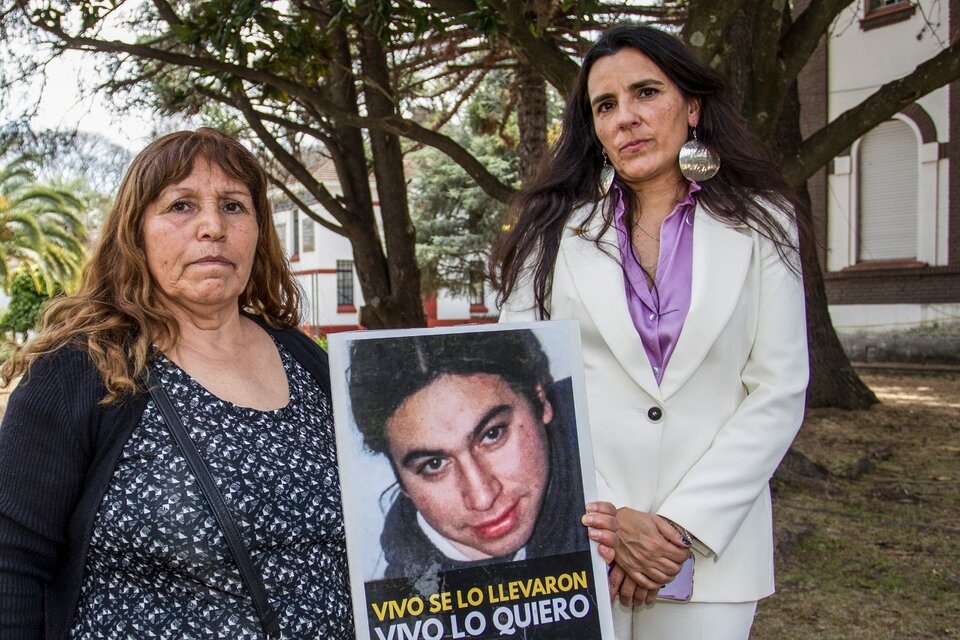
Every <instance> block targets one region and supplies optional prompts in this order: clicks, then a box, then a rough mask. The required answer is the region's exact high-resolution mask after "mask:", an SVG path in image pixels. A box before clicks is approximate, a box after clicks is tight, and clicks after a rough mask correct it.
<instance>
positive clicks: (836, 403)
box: [774, 82, 879, 409]
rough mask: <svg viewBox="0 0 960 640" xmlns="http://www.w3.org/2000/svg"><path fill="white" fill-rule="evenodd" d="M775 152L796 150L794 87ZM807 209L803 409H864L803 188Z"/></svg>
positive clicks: (868, 396)
mask: <svg viewBox="0 0 960 640" xmlns="http://www.w3.org/2000/svg"><path fill="white" fill-rule="evenodd" d="M774 140H775V141H776V143H777V144H776V148H775V152H776V153H778V155H779V156H780V157H781V158H782V157H784V152H785V151H786V150H788V149H791V148H792V149H797V148H799V146H800V143H801V142H802V140H803V138H802V135H801V131H800V92H799V89H798V86H797V83H796V82H794V83H793V86H792V87H791V88H790V90H789V92H788V93H787V96H786V99H785V100H784V103H783V110H782V112H781V117H780V122H779V127H778V131H777V134H776V135H775V136H774ZM797 193H798V195H799V196H800V199H801V200H802V201H803V202H804V203H805V204H806V207H805V209H804V212H803V213H804V215H806V216H808V219H807V221H806V222H807V229H809V230H811V231H808V232H807V233H802V234H801V239H800V261H801V264H802V265H803V287H804V293H805V295H806V301H807V341H808V344H809V348H810V385H809V386H808V387H807V406H808V407H811V408H814V407H836V408H839V409H866V408H868V407H870V406H871V405H874V404H876V403H878V402H879V400H877V396H876V395H874V393H873V391H871V390H870V388H869V387H867V386H866V385H865V384H863V382H862V381H861V380H860V378H859V376H857V372H856V371H854V369H853V366H852V365H851V364H850V359H849V358H848V357H847V354H846V352H844V350H843V347H842V346H841V344H840V340H839V338H837V332H836V331H835V330H834V328H833V322H832V321H831V319H830V312H829V310H828V308H827V290H826V287H825V285H824V283H823V272H822V271H821V270H820V260H819V258H818V256H817V247H816V242H815V240H814V236H813V233H812V229H813V220H812V219H810V218H809V216H811V211H810V193H809V191H808V190H807V185H806V183H804V184H803V185H802V186H801V187H800V188H799V189H798V190H797Z"/></svg>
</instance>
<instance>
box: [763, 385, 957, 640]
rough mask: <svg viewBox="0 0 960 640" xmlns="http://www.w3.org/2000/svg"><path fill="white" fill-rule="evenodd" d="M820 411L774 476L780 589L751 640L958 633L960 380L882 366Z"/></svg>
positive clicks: (811, 416) (954, 635)
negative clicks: (866, 395) (863, 404)
mask: <svg viewBox="0 0 960 640" xmlns="http://www.w3.org/2000/svg"><path fill="white" fill-rule="evenodd" d="M864 381H865V382H866V383H867V384H868V385H869V386H870V387H871V388H872V389H873V390H874V392H875V393H876V394H877V396H878V397H879V398H880V400H881V402H882V404H881V405H877V406H876V407H874V408H872V409H871V410H869V411H853V412H847V411H839V410H832V409H824V410H811V411H809V412H808V414H807V418H806V420H805V422H804V426H803V428H802V429H801V431H800V435H799V436H798V438H797V441H796V443H795V445H794V447H795V449H796V450H797V451H799V452H800V453H802V454H804V456H806V457H807V458H808V459H809V460H810V461H812V462H813V463H816V464H814V465H809V464H808V465H789V467H785V468H784V471H785V473H780V472H778V475H777V477H776V478H775V480H774V489H775V497H774V511H775V527H776V535H777V537H778V540H779V547H780V550H781V553H780V554H779V557H778V558H777V594H776V595H774V596H773V597H771V598H768V599H766V600H764V601H762V602H761V604H760V608H759V611H758V613H757V619H756V623H755V624H754V628H753V633H752V635H751V638H753V639H754V640H774V639H776V640H791V639H800V638H803V639H805V640H806V639H810V638H816V639H824V640H830V639H833V638H836V639H838V640H839V639H843V640H854V639H858V638H862V639H864V640H867V639H870V640H873V639H878V638H897V639H905V638H960V377H957V376H955V375H944V376H919V375H918V376H894V375H887V374H882V375H881V374H873V375H866V376H864Z"/></svg>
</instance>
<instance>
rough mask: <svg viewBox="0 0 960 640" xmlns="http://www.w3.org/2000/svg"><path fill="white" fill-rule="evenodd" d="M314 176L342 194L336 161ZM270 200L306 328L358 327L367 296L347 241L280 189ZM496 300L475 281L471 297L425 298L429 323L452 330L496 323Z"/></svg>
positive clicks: (316, 167) (315, 332)
mask: <svg viewBox="0 0 960 640" xmlns="http://www.w3.org/2000/svg"><path fill="white" fill-rule="evenodd" d="M311 173H312V174H313V176H314V177H315V178H317V179H318V180H319V181H320V182H322V183H323V184H324V185H325V186H326V188H327V189H328V190H329V191H330V193H332V194H333V195H335V196H338V195H342V194H343V191H342V190H341V188H340V182H339V180H338V179H337V173H336V170H335V169H334V166H333V162H331V161H329V160H323V161H321V162H319V163H317V164H316V165H314V166H313V167H311ZM370 187H371V190H372V191H373V193H374V196H373V197H374V205H375V206H376V205H377V204H378V203H377V202H376V198H377V196H376V185H375V184H374V183H373V182H372V181H371V184H370ZM295 193H296V194H297V197H299V198H301V199H302V200H303V201H304V202H306V203H307V205H308V206H310V207H311V208H312V209H313V210H314V211H315V212H317V213H318V214H319V215H320V216H321V217H323V218H326V219H328V220H330V221H331V222H332V221H333V219H332V218H331V217H330V216H329V214H328V213H327V212H326V210H325V209H323V207H322V206H320V204H319V203H317V202H316V200H314V198H313V197H312V196H310V195H309V194H306V193H304V192H303V191H302V187H300V188H299V191H298V190H295ZM270 200H271V205H272V207H273V219H274V225H275V226H276V229H277V235H279V237H280V242H281V243H282V244H283V246H284V249H285V250H286V252H287V256H288V258H289V259H290V266H291V268H292V269H293V273H294V275H296V277H297V280H298V281H299V283H300V286H301V288H302V289H303V292H304V309H303V323H304V325H305V326H304V329H305V330H306V331H307V332H308V333H310V334H311V335H320V334H327V333H335V332H338V331H351V330H354V329H359V328H360V307H361V306H362V305H363V293H362V292H361V291H360V282H359V280H358V279H357V274H356V270H355V268H354V263H353V251H352V249H351V247H350V242H349V240H347V239H346V238H345V237H343V236H340V235H337V234H336V233H333V232H332V231H330V230H329V229H327V228H325V227H324V226H322V225H321V224H319V223H318V222H316V221H315V220H313V219H311V218H310V217H308V216H307V215H306V214H304V213H303V212H302V211H300V209H299V208H298V207H295V206H294V205H293V203H292V202H291V201H290V200H289V199H288V198H287V197H286V196H285V195H284V194H283V193H282V192H280V191H279V190H274V191H273V192H271V197H270ZM494 299H495V296H494V294H493V293H492V292H490V291H489V287H484V284H483V283H477V285H476V288H475V290H474V292H473V294H472V295H471V296H469V298H468V297H465V296H459V297H458V296H451V295H448V294H445V293H443V292H441V293H440V294H439V295H437V296H430V297H428V298H427V299H425V300H424V310H425V311H426V314H427V323H428V325H429V326H449V325H456V324H465V323H470V322H493V321H495V320H496V318H497V311H496V306H495V305H494Z"/></svg>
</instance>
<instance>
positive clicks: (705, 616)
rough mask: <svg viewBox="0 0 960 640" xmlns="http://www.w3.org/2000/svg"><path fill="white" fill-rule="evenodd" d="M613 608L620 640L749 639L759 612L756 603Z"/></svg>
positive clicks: (615, 603)
mask: <svg viewBox="0 0 960 640" xmlns="http://www.w3.org/2000/svg"><path fill="white" fill-rule="evenodd" d="M610 606H611V608H612V609H613V626H614V630H615V632H616V638H617V640H747V639H748V638H749V637H750V627H751V626H752V625H753V616H754V614H755V613H756V612H757V603H756V601H754V602H733V603H730V602H682V603H677V602H666V601H662V600H661V601H658V602H657V603H656V604H654V605H652V606H649V607H648V606H639V607H624V606H623V605H621V604H620V601H619V600H615V601H613V602H612V603H610Z"/></svg>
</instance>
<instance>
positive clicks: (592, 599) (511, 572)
mask: <svg viewBox="0 0 960 640" xmlns="http://www.w3.org/2000/svg"><path fill="white" fill-rule="evenodd" d="M590 576H591V566H590V553H589V552H577V553H570V554H564V555H557V556H551V557H548V558H537V559H533V560H525V561H521V562H514V563H507V564H498V565H496V566H490V565H488V566H481V567H471V568H469V569H459V570H455V571H447V572H441V573H437V574H433V575H431V576H429V577H427V576H424V577H421V578H420V579H419V580H417V581H416V582H414V581H413V580H407V579H394V580H376V581H372V582H367V583H366V598H367V622H368V623H369V625H370V637H371V638H375V639H376V640H447V639H460V638H469V639H477V640H483V639H484V638H526V639H539V640H595V639H599V638H600V637H601V633H600V623H599V618H598V609H597V602H596V589H595V585H594V584H592V582H591V580H590ZM358 623H359V621H358Z"/></svg>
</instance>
